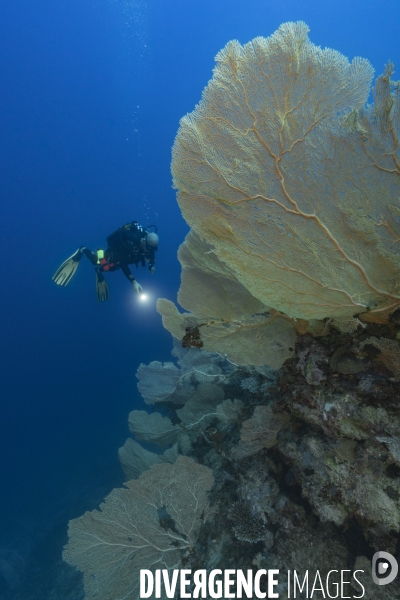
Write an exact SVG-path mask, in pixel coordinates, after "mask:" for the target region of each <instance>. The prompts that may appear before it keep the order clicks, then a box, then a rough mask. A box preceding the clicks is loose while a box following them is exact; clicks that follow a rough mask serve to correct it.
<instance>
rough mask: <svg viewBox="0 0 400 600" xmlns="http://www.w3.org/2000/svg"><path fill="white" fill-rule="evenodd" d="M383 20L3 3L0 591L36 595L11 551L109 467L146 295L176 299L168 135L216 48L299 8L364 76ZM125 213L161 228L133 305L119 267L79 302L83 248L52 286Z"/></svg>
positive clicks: (144, 320) (269, 9) (338, 7)
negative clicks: (361, 66)
mask: <svg viewBox="0 0 400 600" xmlns="http://www.w3.org/2000/svg"><path fill="white" fill-rule="evenodd" d="M399 17H400V6H399V3H398V2H397V0H381V1H380V2H378V1H377V0H369V1H366V0H365V1H361V0H354V1H353V2H351V3H349V2H348V1H345V0H336V1H335V2H327V1H326V0H321V1H319V2H316V1H315V0H282V1H281V2H279V3H277V2H272V1H270V0H246V1H242V0H230V1H228V0H217V2H216V1H215V0H213V1H211V0H201V1H199V0H192V1H191V2H188V1H184V0H168V1H165V2H162V1H161V0H147V1H145V0H143V1H140V0H98V1H97V2H93V1H91V0H79V2H78V1H77V0H71V1H70V2H65V1H59V0H57V1H54V0H53V1H50V0H38V1H37V2H34V3H32V2H27V0H19V1H18V2H13V3H7V4H3V6H2V8H1V18H0V47H1V51H0V69H1V81H2V84H1V86H0V106H1V112H0V127H1V136H0V144H1V157H2V158H1V165H0V169H1V217H0V228H1V235H0V248H1V261H2V274H1V292H0V303H1V316H2V326H1V336H0V358H1V361H0V402H1V417H0V428H1V429H0V448H1V454H0V456H1V471H2V472H1V482H2V483H1V495H0V599H1V598H7V600H9V599H11V598H20V597H25V598H32V599H39V598H41V599H43V600H45V598H47V597H50V596H48V595H46V594H49V593H50V592H49V590H48V589H47V588H46V586H45V585H44V582H43V581H42V582H41V577H43V578H44V577H45V573H46V565H45V564H44V563H43V564H42V565H41V564H40V562H39V563H38V566H37V568H38V569H39V571H38V576H37V578H36V579H35V582H36V583H35V585H36V584H37V588H35V586H34V585H33V584H32V583H30V584H29V590H27V589H24V588H23V586H24V585H28V584H27V583H26V579H24V577H25V575H24V569H25V567H26V566H27V565H28V563H29V560H30V558H29V557H30V556H31V555H32V553H33V552H34V551H35V548H37V547H38V544H40V543H42V541H43V538H44V536H46V535H48V536H51V532H52V531H55V530H57V531H59V532H61V533H60V534H59V535H57V536H54V537H51V540H52V541H51V544H53V545H52V546H51V547H52V549H53V552H54V555H56V554H57V553H58V554H59V555H61V547H62V544H63V543H64V542H65V540H66V527H67V522H68V519H70V518H72V517H75V516H78V515H80V514H82V512H84V511H85V510H91V509H92V508H94V507H95V506H96V505H97V504H98V502H99V501H100V500H101V499H102V498H103V497H104V495H105V494H106V493H107V492H108V491H109V490H111V489H112V487H115V486H116V485H119V484H120V483H121V482H122V480H123V477H122V472H121V470H120V467H119V463H118V460H117V450H118V448H119V446H121V445H122V444H123V442H124V441H125V439H126V437H127V433H128V430H127V415H128V413H129V411H130V410H132V409H133V408H135V407H137V408H138V407H141V406H142V405H141V400H140V397H139V394H138V392H137V389H136V379H135V372H136V369H137V367H138V366H139V364H140V363H141V362H144V363H148V362H149V361H151V360H169V359H170V350H171V345H172V344H171V338H170V335H169V334H168V333H167V332H166V331H165V330H164V329H163V328H162V325H161V318H160V317H159V315H158V314H157V313H156V311H155V299H156V298H157V297H166V298H169V299H171V300H175V299H176V294H177V290H178V287H179V275H180V266H179V263H178V261H177V258H176V252H177V248H178V246H179V244H180V243H181V242H182V240H183V238H184V236H185V234H186V232H187V230H188V228H187V226H186V224H185V223H184V221H183V219H182V217H181V215H180V211H179V208H178V206H177V203H176V201H175V192H174V190H173V189H172V187H171V175H170V155H171V146H172V144H173V141H174V137H175V134H176V132H177V129H178V125H179V119H180V118H181V117H182V116H183V115H184V114H185V113H187V112H189V111H191V110H193V108H194V106H195V105H196V103H197V102H198V101H199V99H200V97H201V92H202V90H203V88H204V87H205V85H206V83H207V81H208V80H209V79H210V77H211V75H212V69H213V66H214V56H215V55H216V53H217V52H218V51H219V50H220V49H221V48H222V47H223V46H224V45H225V44H226V43H227V42H228V41H229V40H231V39H238V40H239V41H240V42H241V43H246V42H247V41H249V40H251V39H252V38H254V37H256V36H260V35H261V36H268V35H270V34H271V33H273V32H274V31H275V30H276V28H277V27H278V26H279V25H280V24H281V23H283V22H285V21H289V20H290V21H295V20H304V21H305V22H306V23H307V24H308V25H309V27H310V29H311V32H310V39H311V41H312V42H313V43H315V44H318V45H321V46H323V47H326V46H328V47H332V48H334V49H336V50H338V51H340V52H342V53H343V54H345V55H346V56H348V57H349V58H350V59H351V58H353V57H354V56H362V57H366V58H368V59H369V60H370V62H371V63H372V65H373V66H374V68H375V69H376V74H377V75H378V74H380V73H381V72H382V70H383V66H384V64H385V63H387V61H388V60H389V59H390V60H391V61H393V62H394V64H395V65H400V47H399V44H398V22H399ZM394 77H395V78H396V74H395V76H394ZM133 219H135V220H138V221H140V222H141V223H142V224H143V225H147V224H150V223H156V224H157V226H158V228H159V233H160V238H161V243H160V249H159V252H158V260H157V270H156V274H155V275H154V276H153V277H152V276H150V275H149V274H148V272H147V271H145V270H143V272H141V271H139V272H138V274H137V277H138V279H139V281H140V283H141V284H142V285H143V287H144V288H145V289H146V291H148V292H149V294H150V297H151V299H150V301H149V303H147V304H146V305H142V304H139V303H138V302H137V299H136V298H135V297H133V295H132V290H131V287H130V286H129V284H128V283H127V281H126V280H125V278H124V277H123V275H122V273H113V274H111V275H110V276H109V277H108V281H109V287H110V295H111V298H110V301H109V302H106V303H102V304H99V303H97V300H96V295H95V283H94V273H93V269H92V267H91V266H90V265H89V263H88V262H84V261H82V265H81V266H80V268H79V271H78V273H77V275H76V276H75V278H74V280H73V281H72V282H71V284H70V285H69V286H68V287H67V288H59V287H57V286H55V285H54V284H53V283H52V281H51V276H52V274H53V272H54V271H55V270H56V268H57V267H58V266H59V264H60V263H61V262H62V261H63V260H64V259H65V258H67V257H68V256H69V255H70V254H71V253H72V252H73V251H74V250H75V249H76V248H78V247H79V246H80V245H82V244H84V245H87V246H88V247H90V248H92V249H96V248H97V247H101V246H104V244H105V238H106V237H107V235H108V234H110V233H111V232H112V231H114V230H115V229H117V228H118V227H119V226H121V225H123V224H124V223H126V222H128V221H131V220H133ZM63 531H64V532H65V533H64V534H63V533H62V532H63ZM63 535H64V537H63ZM49 543H50V542H49ZM46 560H47V559H46V558H45V557H44V555H43V561H46ZM40 568H43V570H42V571H40ZM29 581H32V580H29ZM42 584H43V586H44V587H40V586H41V585H42ZM63 597H64V596H63V592H62V590H60V591H59V593H58V596H57V598H59V599H60V600H62V599H63Z"/></svg>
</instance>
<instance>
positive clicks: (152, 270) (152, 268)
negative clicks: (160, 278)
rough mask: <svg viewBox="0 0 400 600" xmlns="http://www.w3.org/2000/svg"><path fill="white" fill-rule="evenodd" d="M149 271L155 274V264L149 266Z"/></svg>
mask: <svg viewBox="0 0 400 600" xmlns="http://www.w3.org/2000/svg"><path fill="white" fill-rule="evenodd" d="M149 271H150V273H151V275H154V273H155V272H156V268H155V266H154V265H153V266H152V267H149Z"/></svg>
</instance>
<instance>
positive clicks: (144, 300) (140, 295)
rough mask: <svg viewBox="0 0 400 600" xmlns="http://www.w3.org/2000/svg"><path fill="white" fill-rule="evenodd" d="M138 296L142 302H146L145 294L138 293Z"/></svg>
mask: <svg viewBox="0 0 400 600" xmlns="http://www.w3.org/2000/svg"><path fill="white" fill-rule="evenodd" d="M139 298H140V300H141V301H142V302H146V300H148V296H147V294H139Z"/></svg>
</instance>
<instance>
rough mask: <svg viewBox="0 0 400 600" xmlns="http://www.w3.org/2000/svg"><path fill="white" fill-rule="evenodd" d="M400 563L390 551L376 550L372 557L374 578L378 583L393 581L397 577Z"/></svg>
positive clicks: (383, 583) (384, 583) (385, 583)
mask: <svg viewBox="0 0 400 600" xmlns="http://www.w3.org/2000/svg"><path fill="white" fill-rule="evenodd" d="M398 571H399V565H398V564H397V560H396V559H395V557H394V556H392V555H391V554H389V552H383V551H380V552H375V554H374V556H373V557H372V579H373V582H374V583H376V584H377V585H387V584H388V583H392V581H394V580H395V579H396V577H397V573H398Z"/></svg>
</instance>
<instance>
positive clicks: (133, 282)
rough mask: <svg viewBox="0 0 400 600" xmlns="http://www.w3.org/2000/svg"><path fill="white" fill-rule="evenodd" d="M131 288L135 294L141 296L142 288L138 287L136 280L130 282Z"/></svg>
mask: <svg viewBox="0 0 400 600" xmlns="http://www.w3.org/2000/svg"><path fill="white" fill-rule="evenodd" d="M132 287H133V289H134V290H135V292H136V293H137V294H141V293H142V292H143V288H142V286H141V285H140V283H139V282H138V281H136V279H134V280H133V281H132Z"/></svg>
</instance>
